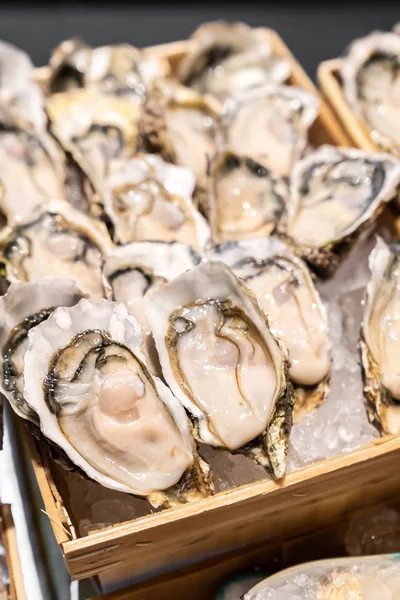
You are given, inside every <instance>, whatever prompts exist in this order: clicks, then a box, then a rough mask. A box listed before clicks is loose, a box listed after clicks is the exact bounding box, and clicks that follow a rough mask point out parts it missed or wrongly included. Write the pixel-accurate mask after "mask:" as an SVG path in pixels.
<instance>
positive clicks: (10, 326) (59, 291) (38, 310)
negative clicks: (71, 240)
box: [0, 277, 83, 423]
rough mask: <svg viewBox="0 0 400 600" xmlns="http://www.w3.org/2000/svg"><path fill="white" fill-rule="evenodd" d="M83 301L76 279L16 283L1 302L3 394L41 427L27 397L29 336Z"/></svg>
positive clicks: (12, 404)
mask: <svg viewBox="0 0 400 600" xmlns="http://www.w3.org/2000/svg"><path fill="white" fill-rule="evenodd" d="M82 297H83V294H82V292H81V291H80V290H79V289H78V288H77V287H76V285H75V282H74V281H73V280H72V279H62V278H58V277H45V278H43V279H41V280H40V281H36V282H34V283H12V284H11V285H10V287H9V288H8V290H7V292H6V294H4V296H2V297H1V298H0V352H1V356H0V390H1V393H2V394H4V396H6V398H7V399H8V401H9V402H10V404H11V406H12V408H13V409H14V411H15V412H16V413H17V414H18V415H19V416H21V417H23V418H25V419H28V420H30V421H33V422H34V423H37V421H38V419H37V416H36V413H35V412H34V411H33V410H32V408H31V407H30V406H29V405H28V404H27V403H26V401H25V399H24V395H23V392H24V390H23V387H24V380H23V365H24V356H25V352H26V350H27V348H28V333H29V331H30V329H31V328H32V327H35V326H36V325H38V324H39V323H41V322H42V321H44V320H45V319H47V318H48V317H49V316H50V314H51V313H52V312H53V310H54V309H55V308H57V307H58V306H74V304H76V303H77V302H79V300H80V299H81V298H82Z"/></svg>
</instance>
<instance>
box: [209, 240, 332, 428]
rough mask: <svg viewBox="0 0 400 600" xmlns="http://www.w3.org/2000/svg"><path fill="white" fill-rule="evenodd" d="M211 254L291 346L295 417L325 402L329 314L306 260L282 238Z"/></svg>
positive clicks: (227, 247) (248, 242) (232, 246)
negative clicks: (229, 270) (247, 291)
mask: <svg viewBox="0 0 400 600" xmlns="http://www.w3.org/2000/svg"><path fill="white" fill-rule="evenodd" d="M211 258H212V259H213V260H221V261H222V262H224V263H225V264H227V265H228V266H230V267H231V268H232V269H233V271H234V272H235V273H236V275H237V276H238V277H240V278H241V279H243V280H244V281H245V282H246V283H247V285H248V286H249V287H250V288H251V289H252V290H253V291H254V292H255V294H256V297H257V300H258V302H259V304H260V306H261V308H262V309H263V310H264V312H265V314H266V315H267V316H268V322H269V326H270V329H271V331H272V333H273V334H274V335H275V336H277V337H278V338H280V339H281V340H282V342H283V343H284V345H285V346H286V348H287V349H288V351H289V359H290V363H291V364H290V368H289V376H290V378H291V380H292V382H293V384H294V393H295V403H294V413H293V417H294V420H295V421H297V420H300V418H301V417H303V416H304V415H305V414H307V413H309V412H311V411H312V410H314V409H315V408H316V407H317V406H319V405H320V404H321V402H323V400H324V398H325V395H326V393H327V391H328V381H329V375H330V362H331V361H330V345H329V337H328V319H327V315H326V310H325V307H324V305H323V304H322V301H321V298H320V297H319V294H318V292H317V290H316V288H315V286H314V284H313V281H312V279H311V276H310V273H309V271H308V269H307V267H306V265H305V264H304V263H303V262H302V261H301V260H300V259H299V258H297V257H296V256H295V255H294V254H293V253H292V252H291V251H290V250H289V248H288V247H287V246H286V245H285V244H284V243H283V242H281V241H280V240H277V239H273V238H269V239H253V240H244V241H241V242H226V243H224V244H220V245H219V246H216V247H215V249H214V251H213V253H212V255H211Z"/></svg>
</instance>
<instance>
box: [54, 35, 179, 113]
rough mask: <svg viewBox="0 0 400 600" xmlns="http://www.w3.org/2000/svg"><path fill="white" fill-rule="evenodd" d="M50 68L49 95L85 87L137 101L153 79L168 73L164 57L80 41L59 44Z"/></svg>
mask: <svg viewBox="0 0 400 600" xmlns="http://www.w3.org/2000/svg"><path fill="white" fill-rule="evenodd" d="M49 66H50V69H51V71H52V73H51V77H50V85H49V87H50V92H51V93H54V92H63V91H68V90H69V89H73V88H77V87H78V88H79V87H84V88H86V89H87V90H94V91H96V92H103V93H111V94H115V95H118V96H127V97H129V98H131V99H132V100H137V101H139V102H142V101H143V100H144V98H145V93H146V88H147V87H148V86H150V85H151V84H152V82H153V81H154V80H155V79H156V78H158V77H167V76H168V75H169V74H170V66H169V63H168V61H167V60H166V59H165V58H162V57H152V56H146V55H144V53H143V52H141V51H140V50H138V49H137V48H134V47H133V46H130V45H129V44H121V45H115V46H102V47H100V48H90V47H89V46H86V45H85V44H83V43H82V42H81V41H80V40H67V41H65V42H63V43H62V44H60V45H59V46H58V48H56V50H55V51H54V53H53V55H52V56H51V59H50V65H49Z"/></svg>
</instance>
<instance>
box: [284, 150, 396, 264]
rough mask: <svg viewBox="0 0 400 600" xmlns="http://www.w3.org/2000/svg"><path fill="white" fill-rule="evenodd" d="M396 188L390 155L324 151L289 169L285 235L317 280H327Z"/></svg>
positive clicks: (394, 165)
mask: <svg viewBox="0 0 400 600" xmlns="http://www.w3.org/2000/svg"><path fill="white" fill-rule="evenodd" d="M399 184H400V163H399V162H398V161H397V160H396V159H395V158H394V157H392V156H390V155H389V154H383V153H382V154H379V153H367V152H364V151H363V150H355V149H352V148H350V149H347V148H334V147H331V146H322V147H321V148H320V149H318V150H316V151H315V152H313V153H312V154H310V155H309V156H307V157H306V158H304V159H303V160H301V161H299V162H298V163H297V164H296V166H295V167H294V169H293V174H292V181H291V194H290V198H289V201H288V205H287V213H288V218H287V224H286V227H285V231H286V234H287V235H288V236H289V238H290V240H291V241H292V243H293V244H294V245H295V247H296V249H297V251H298V252H300V253H301V255H302V256H303V258H305V260H306V261H307V262H309V263H310V265H311V266H312V267H313V268H314V269H315V270H316V271H317V272H318V273H319V274H321V275H330V274H332V273H333V271H334V270H335V269H336V268H337V266H338V264H339V263H340V260H341V259H342V258H343V256H344V254H345V253H346V252H347V251H348V250H349V248H350V246H351V245H352V243H353V242H354V241H355V240H356V239H357V237H358V235H359V234H360V232H361V231H362V230H363V229H364V228H366V227H367V226H368V225H371V224H372V223H373V222H374V220H375V219H376V217H377V216H378V215H379V213H380V212H381V211H382V210H383V208H384V205H385V203H386V202H388V201H389V200H391V199H392V198H393V197H394V196H395V195H396V192H397V190H398V187H399Z"/></svg>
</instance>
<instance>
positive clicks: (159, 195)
mask: <svg viewBox="0 0 400 600" xmlns="http://www.w3.org/2000/svg"><path fill="white" fill-rule="evenodd" d="M194 186H195V182H194V178H193V175H192V173H191V172H190V171H189V170H188V169H185V168H183V167H177V166H176V165H172V164H170V163H167V162H165V161H163V160H162V158H160V157H159V156H155V155H151V154H147V155H138V156H137V157H136V158H134V159H132V160H130V161H127V162H122V161H121V162H120V163H118V165H115V168H114V169H113V171H112V173H111V174H110V176H109V177H108V178H107V180H106V182H105V184H104V188H103V193H102V195H103V198H104V210H105V212H106V214H107V216H108V218H109V219H110V221H111V223H112V225H113V228H114V235H115V239H116V240H117V241H118V242H121V243H127V242H132V241H147V240H159V241H165V242H172V241H178V242H182V243H185V244H191V245H193V247H194V248H195V249H196V250H198V251H199V252H202V251H203V249H204V247H205V246H206V245H207V243H208V242H209V240H210V230H209V227H208V224H207V222H206V220H205V219H204V217H203V216H202V215H201V214H200V213H199V212H198V211H197V209H196V208H195V206H194V205H193V203H192V195H193V190H194Z"/></svg>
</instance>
